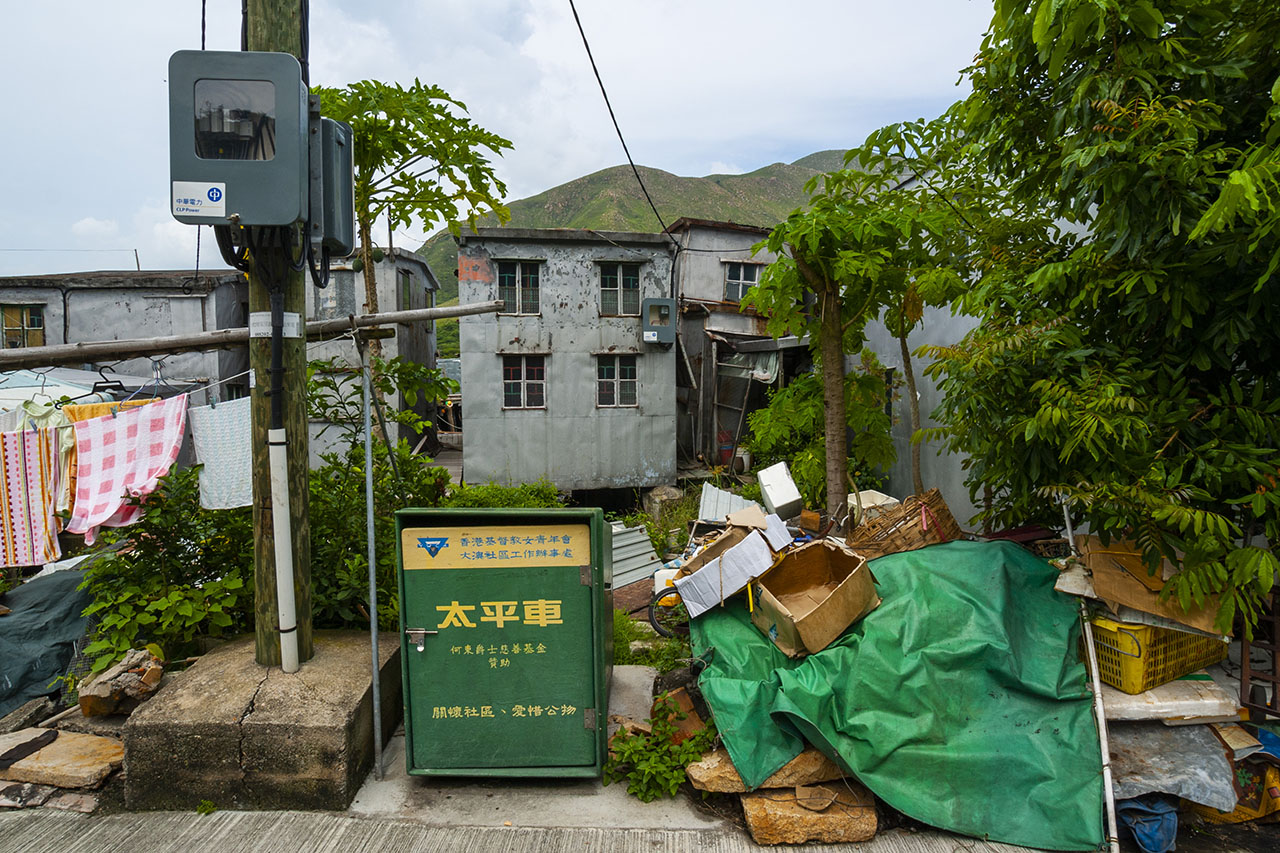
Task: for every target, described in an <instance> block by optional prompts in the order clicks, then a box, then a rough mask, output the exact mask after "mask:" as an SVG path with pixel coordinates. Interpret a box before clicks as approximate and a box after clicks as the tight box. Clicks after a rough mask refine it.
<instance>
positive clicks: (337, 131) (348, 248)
mask: <svg viewBox="0 0 1280 853" xmlns="http://www.w3.org/2000/svg"><path fill="white" fill-rule="evenodd" d="M320 137H321V139H320V152H321V153H320V156H321V158H322V167H321V175H322V177H321V180H322V182H323V184H324V188H323V190H322V194H323V198H324V202H323V204H324V241H323V246H324V247H325V248H326V249H328V250H329V254H330V255H332V256H333V257H335V258H345V257H346V256H347V255H349V254H351V252H352V251H354V250H355V247H356V222H355V219H356V216H355V181H354V178H353V172H352V139H351V137H352V134H351V125H349V124H347V123H346V122H341V121H336V120H335V119H331V118H322V119H320Z"/></svg>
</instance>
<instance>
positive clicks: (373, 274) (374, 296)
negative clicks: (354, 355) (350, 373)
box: [360, 220, 382, 399]
mask: <svg viewBox="0 0 1280 853" xmlns="http://www.w3.org/2000/svg"><path fill="white" fill-rule="evenodd" d="M360 259H361V261H363V263H364V302H365V313H367V314H377V313H378V271H377V270H376V269H375V268H374V263H373V223H372V222H369V221H367V220H361V221H360ZM367 346H368V352H369V359H370V362H371V363H372V360H373V359H374V358H382V341H381V340H379V339H378V338H371V339H370V340H369V341H368V344H367ZM374 393H375V394H377V393H378V391H377V389H374ZM378 397H379V399H381V395H380V394H379V395H378Z"/></svg>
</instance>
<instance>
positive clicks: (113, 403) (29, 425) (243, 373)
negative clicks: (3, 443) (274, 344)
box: [3, 370, 253, 429]
mask: <svg viewBox="0 0 1280 853" xmlns="http://www.w3.org/2000/svg"><path fill="white" fill-rule="evenodd" d="M252 372H253V371H252V370H244V371H241V372H240V373H236V374H233V375H231V376H228V377H226V378H225V379H219V380H217V381H216V382H210V383H208V384H207V385H200V386H198V387H196V388H192V389H191V390H190V391H183V392H182V393H183V394H184V395H187V396H190V395H191V394H196V393H199V392H200V391H207V390H209V389H210V388H214V387H216V386H218V385H222V384H225V383H227V382H231V381H232V380H234V379H239V378H240V377H241V376H248V375H249V374H250V373H252ZM142 387H143V388H146V386H145V385H144V386H142ZM139 390H142V389H139ZM135 393H136V392H135ZM156 399H157V398H154V397H152V398H149V399H148V400H146V401H144V400H143V399H141V398H139V399H137V400H134V399H133V398H131V397H130V398H126V399H124V400H103V401H102V403H103V404H104V405H107V406H124V405H125V404H126V403H136V404H138V405H142V404H144V402H155V400H156ZM224 402H225V401H224ZM18 405H19V406H20V405H21V403H19V404H18ZM66 405H79V404H76V403H71V402H69V401H68V402H67V404H66ZM210 405H211V406H213V407H214V408H217V403H216V402H214V401H210ZM14 408H18V406H15V407H14ZM57 408H62V407H61V406H57ZM130 408H135V407H134V406H131V407H130ZM3 411H4V412H11V411H13V409H4V410H3ZM117 411H118V410H117ZM111 414H112V416H114V415H115V414H116V412H115V411H113V412H112V413H111ZM25 429H75V424H74V423H70V424H56V425H54V426H48V427H37V426H36V425H35V424H34V423H32V422H28V423H27V426H26V427H25Z"/></svg>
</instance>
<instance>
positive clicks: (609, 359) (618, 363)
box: [596, 355, 639, 406]
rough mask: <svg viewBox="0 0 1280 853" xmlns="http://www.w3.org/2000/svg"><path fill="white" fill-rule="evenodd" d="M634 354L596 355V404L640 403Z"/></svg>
mask: <svg viewBox="0 0 1280 853" xmlns="http://www.w3.org/2000/svg"><path fill="white" fill-rule="evenodd" d="M638 384H639V381H638V379H637V374H636V357H635V356H634V355H601V356H596V405H597V406H635V405H639V400H638V396H639V394H638V388H637V386H638Z"/></svg>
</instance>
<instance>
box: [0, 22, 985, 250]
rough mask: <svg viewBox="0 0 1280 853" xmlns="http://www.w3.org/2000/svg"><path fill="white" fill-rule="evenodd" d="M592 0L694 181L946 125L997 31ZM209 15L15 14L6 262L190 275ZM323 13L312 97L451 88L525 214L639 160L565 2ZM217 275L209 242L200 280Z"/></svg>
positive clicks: (235, 42)
mask: <svg viewBox="0 0 1280 853" xmlns="http://www.w3.org/2000/svg"><path fill="white" fill-rule="evenodd" d="M575 1H576V4H577V7H578V11H579V13H580V15H581V18H582V23H583V26H584V28H585V29H586V32H587V36H588V38H589V39H590V42H591V46H592V50H593V52H594V55H595V57H596V60H597V63H598V65H599V68H600V73H601V76H602V77H603V79H604V83H605V86H606V87H607V88H608V92H609V96H610V99H611V100H612V103H613V106H614V109H615V111H616V113H617V117H618V121H619V123H620V124H621V126H622V130H623V133H624V134H625V135H626V139H627V142H628V144H629V146H630V148H631V152H632V154H633V156H634V157H635V160H636V162H637V163H639V164H641V165H647V166H653V167H656V168H660V169H665V170H667V171H670V172H675V173H677V174H683V175H703V174H708V173H714V172H741V171H750V170H753V169H756V168H759V167H761V166H763V165H766V164H768V163H771V162H776V161H785V162H790V161H792V160H795V159H797V158H798V157H802V156H804V155H806V154H809V153H811V152H813V151H818V150H822V149H827V148H847V147H849V146H851V145H854V144H857V143H858V142H860V141H861V140H862V139H863V138H864V137H865V136H866V134H867V133H868V132H870V131H871V130H873V129H874V128H876V127H878V126H880V125H882V124H884V123H887V122H889V121H895V120H903V119H910V118H916V117H919V116H922V115H935V114H937V113H938V112H940V111H941V110H942V109H943V108H945V106H946V105H947V104H949V103H950V102H951V101H953V100H955V99H956V98H958V97H960V96H962V95H963V90H962V89H957V88H956V86H955V82H956V80H957V78H958V76H959V70H960V69H961V68H963V67H964V66H966V65H968V64H969V63H970V61H971V60H972V58H973V55H974V53H975V52H976V50H977V47H978V44H979V40H980V37H981V33H982V31H983V29H984V28H985V26H986V23H987V21H988V19H989V18H990V15H991V7H990V4H989V3H988V2H974V0H970V2H957V0H899V2H896V3H891V4H866V3H849V2H847V0H810V2H807V3H804V4H793V6H792V7H782V8H780V7H779V6H778V5H777V4H776V3H772V2H766V0H733V2H730V0H699V2H695V3H690V2H687V0H644V2H640V0H575ZM199 9H200V4H186V3H181V4H179V3H173V2H172V0H137V2H135V3H132V4H96V5H95V4H78V5H77V6H76V12H75V14H72V15H68V14H66V12H65V8H64V5H63V4H56V3H43V4H36V3H29V4H25V5H22V6H18V7H15V8H14V9H11V10H7V12H9V18H8V19H7V20H6V27H5V31H4V33H5V34H4V35H0V40H3V41H2V42H0V46H2V47H3V49H2V50H0V70H3V71H5V72H7V76H8V77H9V78H10V79H21V80H24V81H28V82H27V84H26V85H23V86H16V87H11V89H10V90H9V91H8V92H7V93H6V110H7V112H8V113H9V114H10V115H23V116H26V117H28V119H27V120H26V121H24V123H23V129H22V132H21V133H8V134H3V135H0V188H3V198H4V201H5V203H4V209H3V210H0V233H4V234H5V235H6V237H5V244H6V245H7V246H8V247H16V248H37V247H38V248H48V249H62V250H65V249H70V248H77V247H79V248H90V247H92V248H98V247H102V248H127V249H132V248H134V247H137V248H138V249H139V252H140V254H141V256H142V263H143V265H144V266H148V267H155V268H159V267H162V266H166V267H167V266H190V265H191V264H192V263H193V262H194V257H195V248H194V244H195V228H194V227H193V226H185V225H179V224H178V223H176V222H174V221H173V220H172V218H171V217H169V215H168V210H167V208H166V207H165V205H164V204H163V201H164V198H165V195H166V193H167V184H168V180H169V175H168V85H167V81H166V79H165V78H166V76H167V62H168V57H169V55H170V54H171V53H172V52H173V51H175V50H178V49H194V48H198V47H199V46H200V19H199ZM239 12H240V4H239V3H220V4H213V3H211V4H208V15H209V18H208V47H209V48H210V49H216V50H236V49H238V48H239V30H240V16H239ZM311 12H312V19H311V27H310V32H311V44H312V57H311V69H312V80H313V82H315V83H318V84H323V85H342V84H345V83H349V82H352V81H355V80H360V79H367V78H372V79H383V80H393V81H398V82H400V83H402V84H408V83H410V82H412V80H413V79H414V78H415V77H418V78H420V79H421V80H422V81H423V82H425V83H433V84H437V85H439V86H441V87H443V88H444V89H445V90H446V91H448V92H450V93H451V94H453V95H455V96H456V97H458V98H460V99H461V100H463V101H464V102H465V103H466V104H467V107H468V109H469V113H470V115H471V117H472V118H473V119H474V120H475V121H476V122H477V123H478V124H480V125H481V126H482V127H484V128H486V129H488V130H491V131H493V132H495V133H499V134H501V135H503V136H505V137H507V138H509V139H510V140H511V141H512V142H513V143H514V146H515V148H514V150H512V151H511V152H509V153H508V154H506V155H505V156H503V157H502V158H501V159H500V161H499V162H498V166H497V168H498V172H499V175H500V176H501V177H502V179H503V180H505V181H506V182H507V184H508V187H509V198H510V199H515V198H521V197H525V196H529V195H534V194H536V193H539V192H541V191H543V190H546V189H549V188H550V187H552V186H554V185H556V184H559V183H562V182H564V181H567V180H570V179H572V178H575V177H578V176H580V175H585V174H589V173H591V172H594V171H597V170H599V169H603V168H606V167H608V166H613V165H617V164H620V163H623V162H625V158H624V155H623V152H622V149H621V146H620V145H619V142H618V139H617V137H616V136H615V134H614V130H613V126H612V124H611V123H610V121H609V115H608V112H607V110H606V109H605V105H604V102H603V100H602V98H601V96H600V91H599V89H598V88H597V85H596V81H595V77H594V76H593V74H592V72H591V66H590V64H589V62H588V61H587V57H586V54H585V53H584V51H583V48H582V43H581V40H580V37H579V35H578V31H577V27H576V25H575V24H574V21H573V18H572V16H571V14H570V12H569V7H568V4H567V3H566V2H564V0H383V2H379V3H376V4H373V3H368V2H364V0H359V1H358V0H312V3H311ZM40 32H44V33H50V32H56V33H57V39H56V43H55V47H54V48H52V49H51V48H50V46H49V42H48V40H41V39H32V38H25V37H23V36H22V35H21V34H23V33H40ZM69 223H74V224H73V225H72V224H69ZM109 223H115V224H116V230H115V232H114V233H112V232H110V230H109V225H108V224H109ZM382 232H383V233H384V234H385V228H383V229H382ZM206 237H208V235H207V234H206ZM95 241H98V242H95ZM103 241H105V242H106V243H109V244H110V245H108V246H102V242H103ZM396 242H397V244H398V245H403V241H402V239H401V238H397V240H396ZM87 243H93V245H92V246H87V245H86V244H87ZM0 248H4V246H0ZM215 259H217V252H216V249H215V248H214V247H213V246H212V240H209V239H205V240H204V241H203V246H202V261H201V264H202V266H203V265H204V263H205V261H206V260H210V261H212V260H215ZM219 260H220V259H219ZM132 265H133V257H132V253H131V252H119V253H101V254H98V253H92V254H91V253H80V254H75V253H66V254H65V255H60V254H56V253H3V252H0V274H19V273H37V272H54V271H71V270H75V269H92V268H101V267H102V266H116V267H131V266H132Z"/></svg>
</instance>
